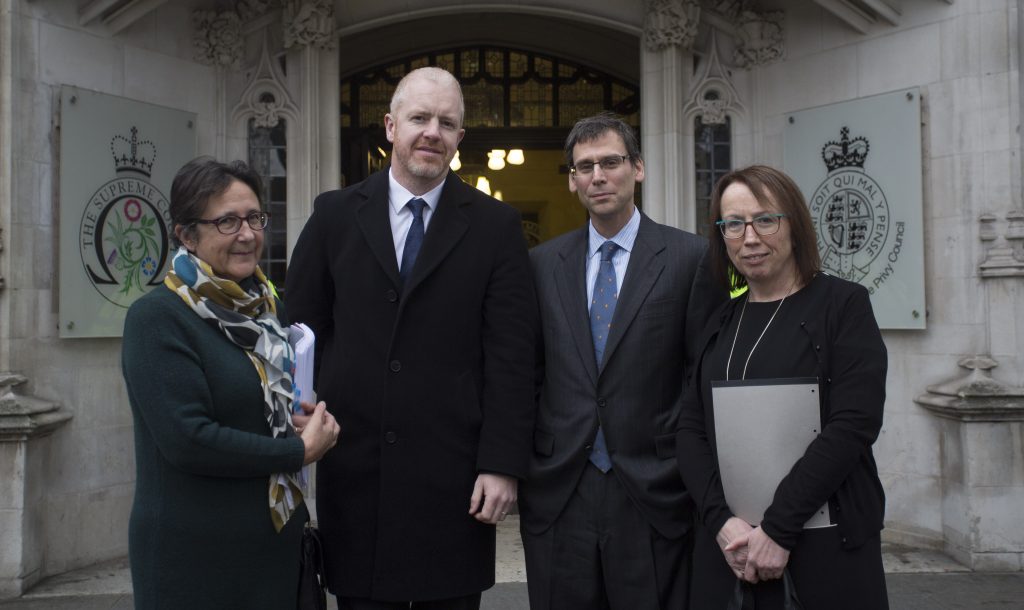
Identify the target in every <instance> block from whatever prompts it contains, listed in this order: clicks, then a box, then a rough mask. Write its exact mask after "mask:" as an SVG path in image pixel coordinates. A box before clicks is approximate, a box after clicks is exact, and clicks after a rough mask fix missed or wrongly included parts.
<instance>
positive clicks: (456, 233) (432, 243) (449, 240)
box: [392, 172, 474, 294]
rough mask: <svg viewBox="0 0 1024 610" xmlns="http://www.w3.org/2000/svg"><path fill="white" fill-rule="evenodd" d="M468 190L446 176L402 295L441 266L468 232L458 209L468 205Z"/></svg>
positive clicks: (467, 225)
mask: <svg viewBox="0 0 1024 610" xmlns="http://www.w3.org/2000/svg"><path fill="white" fill-rule="evenodd" d="M469 188H471V187H467V186H466V185H465V184H463V182H462V179H461V178H459V177H458V176H456V175H455V173H454V172H448V177H447V178H446V179H445V184H444V189H442V190H441V199H439V200H438V202H437V209H436V210H434V212H433V213H432V215H431V217H430V225H429V226H428V227H427V232H426V234H425V235H424V236H423V247H422V248H421V249H420V253H419V255H418V256H417V257H416V265H415V266H414V267H413V268H412V275H411V276H409V285H408V286H406V287H405V293H406V294H410V293H411V292H412V291H413V290H414V289H415V288H416V287H417V286H418V285H419V284H420V283H422V282H423V280H424V279H425V278H426V277H427V276H428V275H430V274H431V273H432V272H433V271H434V269H436V268H437V266H438V265H440V264H441V261H442V260H444V258H445V257H446V256H447V255H448V253H449V252H451V251H452V248H454V247H455V245H456V244H457V243H459V240H460V239H461V238H462V235H463V234H464V233H465V232H466V230H467V229H468V228H469V219H467V218H466V215H465V214H464V213H463V212H462V210H461V209H460V208H461V207H462V206H464V205H468V204H470V203H472V200H471V199H470V195H472V194H474V192H473V191H468V190H467V189H469ZM392 249H393V246H392ZM392 256H394V253H393V252H392ZM396 277H397V275H396Z"/></svg>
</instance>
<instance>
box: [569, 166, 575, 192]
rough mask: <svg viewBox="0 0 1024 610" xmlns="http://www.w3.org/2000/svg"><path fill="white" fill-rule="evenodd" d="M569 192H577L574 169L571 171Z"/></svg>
mask: <svg viewBox="0 0 1024 610" xmlns="http://www.w3.org/2000/svg"><path fill="white" fill-rule="evenodd" d="M569 192H570V193H575V192H576V181H575V180H573V177H572V171H570V172H569Z"/></svg>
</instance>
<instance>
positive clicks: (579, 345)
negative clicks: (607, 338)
mask: <svg viewBox="0 0 1024 610" xmlns="http://www.w3.org/2000/svg"><path fill="white" fill-rule="evenodd" d="M587 235H588V233H587V227H586V226H584V227H583V229H582V230H579V231H577V232H576V237H575V239H571V240H569V241H568V242H567V243H566V246H565V248H563V249H562V250H561V251H560V252H559V253H558V255H559V261H558V263H557V266H556V267H555V285H556V286H557V287H558V296H559V298H560V299H561V302H562V309H563V310H565V318H566V319H567V320H568V321H569V332H570V333H571V334H572V338H573V342H574V343H575V344H576V352H577V353H578V354H579V357H580V361H581V362H582V363H583V368H585V369H586V371H587V375H589V376H590V381H591V382H592V383H593V384H595V385H597V362H596V361H595V360H594V338H593V337H592V336H591V334H590V311H589V309H588V307H587V262H586V256H587Z"/></svg>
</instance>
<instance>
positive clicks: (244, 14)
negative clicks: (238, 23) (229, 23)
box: [235, 0, 281, 21]
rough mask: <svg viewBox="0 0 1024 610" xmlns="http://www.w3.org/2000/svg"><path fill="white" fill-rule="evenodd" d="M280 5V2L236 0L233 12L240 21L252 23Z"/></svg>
mask: <svg viewBox="0 0 1024 610" xmlns="http://www.w3.org/2000/svg"><path fill="white" fill-rule="evenodd" d="M280 5H281V0H238V2H235V12H237V13H238V16H239V17H240V18H241V19H242V21H252V20H253V19H256V18H258V17H262V16H263V15H265V14H267V12H268V11H270V9H272V8H278V7H279V6H280Z"/></svg>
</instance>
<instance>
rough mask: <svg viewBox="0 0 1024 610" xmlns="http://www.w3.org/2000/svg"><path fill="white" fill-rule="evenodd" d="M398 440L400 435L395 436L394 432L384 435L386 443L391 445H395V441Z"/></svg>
mask: <svg viewBox="0 0 1024 610" xmlns="http://www.w3.org/2000/svg"><path fill="white" fill-rule="evenodd" d="M397 440H398V435H397V434H395V433H394V432H392V431H391V430H388V431H387V432H386V433H384V442H385V443H387V444H389V445H394V444H395V441H397Z"/></svg>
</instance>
